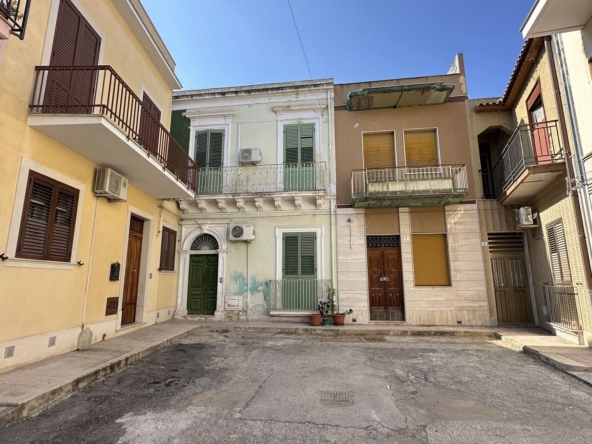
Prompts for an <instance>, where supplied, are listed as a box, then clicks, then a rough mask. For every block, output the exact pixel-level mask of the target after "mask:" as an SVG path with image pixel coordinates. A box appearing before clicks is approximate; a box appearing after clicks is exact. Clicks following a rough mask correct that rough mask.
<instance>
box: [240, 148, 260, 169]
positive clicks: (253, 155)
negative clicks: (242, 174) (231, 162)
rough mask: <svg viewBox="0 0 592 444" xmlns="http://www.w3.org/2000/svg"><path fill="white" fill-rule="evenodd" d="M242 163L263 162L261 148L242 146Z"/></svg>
mask: <svg viewBox="0 0 592 444" xmlns="http://www.w3.org/2000/svg"><path fill="white" fill-rule="evenodd" d="M239 154H240V159H239V162H240V163H250V164H252V165H254V164H256V163H259V162H261V159H262V157H261V150H260V149H259V148H241V150H240V153H239Z"/></svg>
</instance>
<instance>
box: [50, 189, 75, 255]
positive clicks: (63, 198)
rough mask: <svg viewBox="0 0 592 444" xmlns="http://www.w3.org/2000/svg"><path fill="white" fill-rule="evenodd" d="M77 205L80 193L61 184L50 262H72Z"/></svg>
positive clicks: (54, 216) (51, 238) (54, 214)
mask: <svg viewBox="0 0 592 444" xmlns="http://www.w3.org/2000/svg"><path fill="white" fill-rule="evenodd" d="M77 205H78V191H77V190H73V189H72V188H70V187H66V186H64V185H61V184H60V185H58V187H57V199H56V205H55V207H54V213H53V226H52V231H51V237H50V241H49V252H48V256H47V259H48V260H51V261H65V262H68V261H70V257H71V255H72V240H73V237H74V222H75V219H76V208H77Z"/></svg>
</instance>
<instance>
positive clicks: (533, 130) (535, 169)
mask: <svg viewBox="0 0 592 444" xmlns="http://www.w3.org/2000/svg"><path fill="white" fill-rule="evenodd" d="M498 153H499V154H498ZM498 153H494V154H493V156H492V157H494V158H496V157H497V161H496V163H495V165H494V167H493V173H492V176H493V185H494V195H495V197H496V198H498V199H500V201H501V202H502V203H503V204H507V205H509V204H524V203H527V202H528V200H529V199H531V198H532V197H534V195H536V194H537V193H538V192H539V191H540V190H541V189H543V188H544V187H545V186H547V185H548V184H549V183H550V182H551V181H552V180H553V179H554V178H555V177H557V176H558V175H559V174H561V173H563V172H564V171H565V163H564V155H563V149H562V147H561V140H560V138H559V128H558V125H557V121H549V122H543V123H536V124H532V125H522V126H519V127H517V128H516V130H515V131H514V133H513V134H512V136H511V137H510V140H509V141H508V143H507V144H505V145H504V146H503V147H502V149H501V150H499V151H498Z"/></svg>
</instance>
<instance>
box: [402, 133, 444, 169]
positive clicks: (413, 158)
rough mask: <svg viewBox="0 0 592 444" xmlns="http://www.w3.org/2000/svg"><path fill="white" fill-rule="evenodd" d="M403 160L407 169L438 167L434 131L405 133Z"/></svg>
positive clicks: (436, 143)
mask: <svg viewBox="0 0 592 444" xmlns="http://www.w3.org/2000/svg"><path fill="white" fill-rule="evenodd" d="M405 160H406V163H405V165H406V166H408V167H422V166H434V165H438V142H437V141H436V130H425V131H406V132H405Z"/></svg>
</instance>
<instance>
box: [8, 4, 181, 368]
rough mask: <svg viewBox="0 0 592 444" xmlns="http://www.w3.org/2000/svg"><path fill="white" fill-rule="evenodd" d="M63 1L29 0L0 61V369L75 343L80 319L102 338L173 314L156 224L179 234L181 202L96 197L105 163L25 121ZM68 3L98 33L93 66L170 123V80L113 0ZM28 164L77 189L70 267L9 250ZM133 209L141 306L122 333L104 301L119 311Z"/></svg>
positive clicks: (172, 290) (139, 195)
mask: <svg viewBox="0 0 592 444" xmlns="http://www.w3.org/2000/svg"><path fill="white" fill-rule="evenodd" d="M59 3H60V1H59V0H47V1H42V2H33V4H32V6H31V11H30V16H29V21H28V28H27V34H26V38H25V39H24V40H23V41H20V40H18V39H16V38H11V39H9V41H8V42H7V44H6V47H5V52H4V56H3V59H2V61H1V65H0V125H1V128H2V130H1V131H0V160H1V161H0V190H2V192H1V193H0V253H5V254H6V255H7V256H8V257H9V259H8V260H6V261H4V262H0V303H1V304H2V310H0V371H3V370H7V369H10V368H13V367H16V366H18V365H22V364H25V363H27V362H31V361H34V360H38V359H42V358H44V357H47V356H51V355H53V354H56V353H59V352H64V351H68V350H72V349H75V348H76V341H77V337H78V333H79V331H80V327H81V325H82V324H83V323H84V324H85V325H86V326H88V327H90V329H91V330H93V333H94V338H93V340H94V341H99V340H102V339H105V338H109V337H112V336H114V335H117V334H120V333H125V332H128V331H130V330H134V329H135V328H140V327H142V326H146V325H150V324H153V323H155V322H160V321H163V320H165V319H169V318H171V317H172V316H173V315H174V306H175V300H176V292H177V273H176V271H174V272H171V271H167V272H164V271H163V272H159V271H158V268H159V260H160V250H161V235H160V233H161V231H162V227H163V226H164V225H166V226H168V227H169V228H171V229H173V230H177V229H178V226H179V223H178V222H179V218H178V216H177V214H178V209H177V204H176V203H175V202H171V201H164V200H160V199H156V198H154V197H152V196H150V195H148V194H146V193H144V192H142V191H140V190H139V189H137V188H136V187H135V186H134V183H130V186H129V190H128V196H127V201H126V202H117V203H115V202H108V201H107V200H106V199H105V198H100V199H97V198H96V197H95V196H94V194H93V188H94V176H95V170H96V169H97V168H98V167H100V166H101V167H102V166H105V165H96V164H94V163H93V162H91V161H89V160H88V159H86V158H84V157H82V156H80V155H78V154H76V153H75V152H73V151H71V150H70V149H68V148H67V147H65V146H63V145H60V144H59V143H57V142H56V141H54V140H53V139H51V138H50V137H47V136H45V135H43V134H42V133H40V132H38V131H37V130H36V129H33V128H31V127H30V126H29V123H28V121H29V114H28V107H29V103H30V101H31V97H32V96H33V88H34V81H35V66H38V65H48V64H49V57H50V54H51V47H52V42H53V35H54V29H55V19H56V14H57V10H58V6H59ZM72 3H73V4H74V5H75V7H76V8H78V10H79V11H80V12H81V13H82V15H83V16H84V17H85V18H86V20H87V21H88V22H89V23H90V24H91V25H92V26H93V28H94V29H95V31H96V32H97V33H98V34H99V35H100V37H101V51H100V55H99V64H101V65H110V66H112V67H113V68H114V70H115V71H116V72H117V73H118V74H119V76H120V77H121V78H122V79H123V81H124V82H125V83H127V85H129V86H130V87H131V89H132V90H133V91H134V92H135V94H136V95H137V96H138V97H142V93H143V92H144V91H146V92H147V93H148V94H149V95H150V97H151V98H152V99H153V100H154V102H155V103H156V104H157V105H158V107H159V108H160V110H161V115H162V121H161V123H162V124H163V125H164V126H165V127H168V125H169V122H170V115H171V97H172V87H171V85H170V82H168V81H167V79H165V78H164V76H163V75H162V71H161V70H159V69H158V67H157V66H156V63H155V61H154V58H151V57H150V56H149V55H148V53H147V51H146V50H145V49H144V48H145V47H144V46H143V45H142V44H141V42H140V40H139V39H138V36H137V34H135V33H134V31H133V30H132V28H131V26H130V24H129V23H127V22H126V21H125V20H124V18H123V16H122V15H121V13H120V12H119V10H118V8H117V7H116V6H115V4H114V2H112V1H100V2H99V1H94V0H74V1H73V2H72ZM134 3H136V2H134ZM136 32H137V31H136ZM152 37H154V38H157V36H152ZM164 59H166V58H164ZM161 63H162V62H161ZM173 69H174V66H171V70H173ZM110 166H111V165H110ZM113 168H114V169H116V168H117V167H116V165H113ZM29 169H30V170H31V171H37V172H39V173H41V174H44V175H47V176H50V177H52V178H54V179H56V180H59V181H61V182H64V183H66V184H68V185H70V186H74V187H75V188H77V189H79V204H78V210H79V214H78V215H77V223H76V226H75V236H74V243H73V250H72V251H73V255H72V257H71V261H70V262H69V263H55V262H48V261H41V260H22V259H15V258H14V251H13V252H12V253H11V251H10V249H11V248H12V247H11V245H13V244H14V242H15V238H16V237H18V232H19V227H18V222H19V221H20V217H21V214H22V208H23V198H24V196H23V192H24V191H23V187H22V178H23V177H26V176H27V174H28V170H29ZM132 214H134V215H137V216H139V217H140V218H142V219H144V221H145V222H144V238H143V244H142V262H141V267H142V270H141V271H140V273H141V274H140V284H139V291H138V311H137V312H136V324H132V325H133V327H132V328H129V329H124V330H120V325H121V320H120V319H119V318H120V316H118V315H111V316H106V315H105V309H106V300H107V298H109V297H119V299H120V302H119V310H121V297H122V293H123V286H124V276H125V264H126V250H127V239H128V229H129V219H130V215H132ZM15 221H16V222H15ZM177 239H178V237H177ZM13 250H14V248H13ZM91 251H92V254H91ZM175 251H176V250H175ZM78 261H80V262H81V263H82V264H83V265H81V266H79V265H77V264H76V262H78ZM114 262H119V263H121V264H122V267H121V275H120V280H119V281H109V271H110V265H111V264H112V263H114ZM85 299H86V301H87V302H86V309H85ZM83 316H84V318H83ZM138 320H140V321H141V322H137V321H138ZM47 336H56V346H55V347H53V348H48V343H47ZM11 345H15V351H14V356H13V357H11V358H7V359H2V358H3V356H4V349H5V347H10V346H11Z"/></svg>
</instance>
